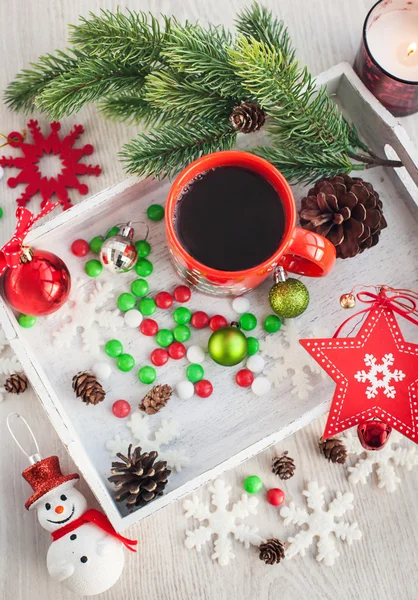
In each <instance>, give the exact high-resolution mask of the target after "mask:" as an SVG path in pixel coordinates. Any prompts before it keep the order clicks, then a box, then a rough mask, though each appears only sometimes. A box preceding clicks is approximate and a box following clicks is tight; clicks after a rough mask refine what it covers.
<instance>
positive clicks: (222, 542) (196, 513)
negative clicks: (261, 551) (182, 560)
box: [183, 479, 265, 566]
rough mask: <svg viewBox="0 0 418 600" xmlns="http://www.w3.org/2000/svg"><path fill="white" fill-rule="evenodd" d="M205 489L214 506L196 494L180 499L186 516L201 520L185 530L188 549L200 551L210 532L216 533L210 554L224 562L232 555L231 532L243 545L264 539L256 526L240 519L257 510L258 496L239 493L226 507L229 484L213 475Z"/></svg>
mask: <svg viewBox="0 0 418 600" xmlns="http://www.w3.org/2000/svg"><path fill="white" fill-rule="evenodd" d="M208 489H209V492H211V494H212V498H211V502H212V504H213V506H215V507H216V508H215V510H214V511H213V512H212V511H211V510H210V505H209V506H208V505H207V504H204V503H203V502H202V501H201V500H200V499H199V498H198V497H197V496H192V497H191V498H188V499H187V500H185V501H184V503H183V508H184V510H185V511H186V518H189V517H194V518H195V519H196V520H197V521H199V523H201V525H200V526H199V527H197V528H196V529H193V530H188V531H186V540H185V546H186V548H189V549H192V548H196V550H197V551H198V552H200V551H201V550H202V547H203V546H204V545H205V544H207V543H208V542H209V541H210V540H211V537H212V535H216V540H215V541H214V543H213V547H214V552H213V554H212V555H211V558H212V560H217V561H218V563H219V564H220V565H221V566H225V565H227V564H229V560H230V559H232V558H235V555H234V553H233V550H232V539H231V535H233V536H234V538H235V539H236V540H237V541H238V542H241V543H243V544H244V547H245V548H247V549H248V548H249V547H250V545H251V544H252V545H253V546H259V545H260V544H261V543H262V542H264V541H265V540H263V538H261V537H260V536H259V535H258V534H257V531H258V529H257V528H256V527H250V526H249V525H246V524H245V523H242V522H241V521H242V520H243V519H245V518H246V517H248V516H249V515H255V514H257V505H258V500H257V498H255V497H254V496H248V495H247V494H244V493H243V494H242V496H241V500H239V501H238V502H235V504H233V505H232V507H231V508H230V510H228V505H229V502H230V500H229V494H230V491H231V486H229V485H225V482H224V481H223V480H222V479H217V480H216V481H213V482H212V484H211V485H210V486H209V488H208ZM205 522H206V524H204V523H205Z"/></svg>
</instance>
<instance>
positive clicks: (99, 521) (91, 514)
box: [52, 508, 138, 552]
mask: <svg viewBox="0 0 418 600" xmlns="http://www.w3.org/2000/svg"><path fill="white" fill-rule="evenodd" d="M85 523H92V524H93V525H96V526H97V527H100V529H103V531H105V532H106V533H108V534H109V535H111V536H112V537H114V538H116V539H117V540H119V541H120V542H122V544H124V545H125V546H126V547H127V548H128V550H131V552H136V550H135V548H131V546H136V544H137V543H138V541H137V540H130V539H128V538H126V537H123V535H121V534H120V533H118V532H117V531H116V530H115V529H114V527H113V525H112V524H111V522H110V521H109V519H108V518H107V517H106V516H105V515H104V514H103V513H101V512H99V511H98V510H95V509H94V508H91V509H90V510H87V511H86V512H85V513H84V514H83V515H81V517H79V518H78V519H75V520H74V521H71V523H67V525H64V527H61V528H60V529H57V531H53V532H52V540H53V541H54V542H56V541H57V540H59V539H60V538H62V537H64V535H67V533H70V532H71V531H74V529H77V528H78V527H80V526H81V525H84V524H85Z"/></svg>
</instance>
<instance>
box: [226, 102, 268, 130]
mask: <svg viewBox="0 0 418 600" xmlns="http://www.w3.org/2000/svg"><path fill="white" fill-rule="evenodd" d="M229 120H230V121H231V123H232V125H233V126H234V128H235V129H237V130H238V131H240V132H241V133H252V132H253V131H258V130H259V129H261V127H262V126H263V125H264V121H265V120H266V113H265V112H264V110H263V109H262V108H261V106H260V105H259V104H256V103H254V102H242V103H241V104H239V105H238V106H234V108H233V109H232V113H231V115H230V117H229Z"/></svg>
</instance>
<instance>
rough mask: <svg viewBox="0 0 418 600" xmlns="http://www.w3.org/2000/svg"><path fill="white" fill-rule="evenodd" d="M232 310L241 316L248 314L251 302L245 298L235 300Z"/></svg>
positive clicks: (240, 297)
mask: <svg viewBox="0 0 418 600" xmlns="http://www.w3.org/2000/svg"><path fill="white" fill-rule="evenodd" d="M232 308H233V309H234V310H235V312H237V313H239V314H242V313H245V312H248V310H249V308H250V301H249V300H247V298H244V296H239V297H238V298H235V299H234V300H233V302H232Z"/></svg>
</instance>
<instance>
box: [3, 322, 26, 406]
mask: <svg viewBox="0 0 418 600" xmlns="http://www.w3.org/2000/svg"><path fill="white" fill-rule="evenodd" d="M12 352H13V351H12V350H11V348H10V344H9V342H8V341H7V338H6V336H5V334H4V331H3V330H2V329H0V354H2V355H3V354H4V355H5V356H0V375H4V376H6V377H7V376H8V375H12V374H13V373H19V372H22V365H21V364H20V362H19V361H18V359H17V358H16V356H15V354H14V353H12ZM5 393H6V391H5V389H4V387H3V385H1V386H0V402H3V400H4V399H5Z"/></svg>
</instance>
